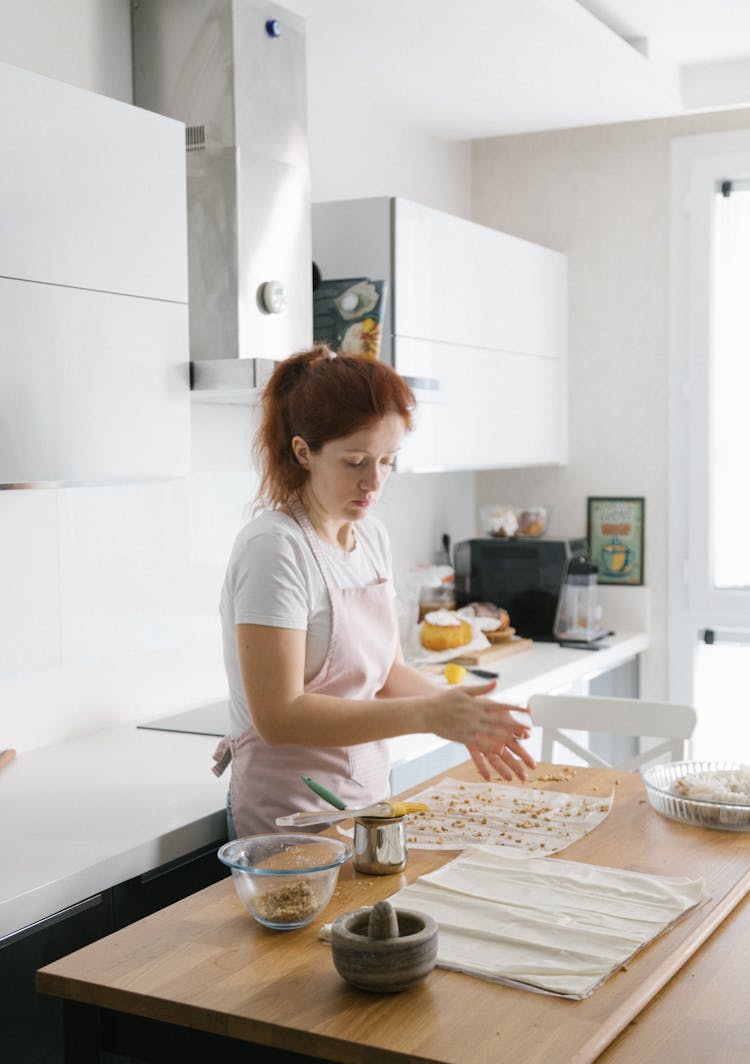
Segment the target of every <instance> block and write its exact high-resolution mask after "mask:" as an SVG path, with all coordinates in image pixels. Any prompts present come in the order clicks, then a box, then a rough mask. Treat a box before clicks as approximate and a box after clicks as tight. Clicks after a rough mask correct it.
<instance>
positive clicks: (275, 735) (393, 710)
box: [256, 684, 436, 746]
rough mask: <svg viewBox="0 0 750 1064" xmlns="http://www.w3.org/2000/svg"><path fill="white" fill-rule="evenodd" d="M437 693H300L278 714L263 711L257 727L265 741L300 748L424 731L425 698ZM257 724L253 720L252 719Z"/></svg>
mask: <svg viewBox="0 0 750 1064" xmlns="http://www.w3.org/2000/svg"><path fill="white" fill-rule="evenodd" d="M429 693H431V694H432V695H433V696H434V694H435V693H436V690H435V686H434V684H433V685H432V690H431V692H428V691H425V692H424V694H422V695H415V694H411V695H409V694H405V695H404V696H401V697H393V698H381V697H378V698H377V699H375V700H373V701H359V700H357V699H350V698H337V697H335V696H332V695H324V694H302V695H299V696H298V697H297V698H295V699H293V700H292V701H291V702H289V703H288V704H286V705H284V706H279V707H278V710H277V712H275V713H272V714H264V719H263V723H262V728H261V729H259V730H260V731H261V735H262V738H263V739H264V740H265V741H266V742H268V743H294V744H295V745H299V746H354V745H356V744H357V743H367V742H372V741H374V740H377V739H389V738H392V737H393V736H396V735H409V734H411V733H415V732H425V731H429V730H430V728H429V725H428V718H429V708H430V707H429V698H427V697H425V695H427V694H429ZM256 727H257V723H256Z"/></svg>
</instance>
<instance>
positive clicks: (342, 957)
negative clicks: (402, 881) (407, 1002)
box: [331, 901, 438, 994]
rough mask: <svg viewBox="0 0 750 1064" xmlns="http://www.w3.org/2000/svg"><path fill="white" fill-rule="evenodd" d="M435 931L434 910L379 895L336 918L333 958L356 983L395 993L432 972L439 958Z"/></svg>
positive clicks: (379, 990)
mask: <svg viewBox="0 0 750 1064" xmlns="http://www.w3.org/2000/svg"><path fill="white" fill-rule="evenodd" d="M437 937H438V936H437V923H436V921H435V920H434V919H433V918H432V917H431V916H426V915H425V914H423V913H417V912H412V911H411V910H409V909H394V908H393V906H392V905H391V904H390V902H387V901H379V902H377V903H376V904H375V905H373V907H372V908H371V909H370V908H367V909H357V910H356V911H355V912H351V913H344V914H343V915H342V916H339V917H337V918H336V919H335V920H334V922H333V928H332V935H331V946H332V949H333V963H334V964H335V966H336V970H337V971H338V973H339V975H341V976H342V977H343V978H344V979H346V981H347V982H348V983H351V984H352V986H356V987H358V988H359V989H360V990H370V991H374V992H375V993H380V994H394V993H396V992H397V991H400V990H407V989H408V988H409V987H410V986H413V985H414V984H415V983H418V982H419V981H420V980H421V979H424V978H425V976H427V975H429V973H430V972H431V971H432V969H433V968H434V967H435V961H436V959H437Z"/></svg>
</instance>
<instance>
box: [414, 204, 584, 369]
mask: <svg viewBox="0 0 750 1064" xmlns="http://www.w3.org/2000/svg"><path fill="white" fill-rule="evenodd" d="M394 211H395V216H394V231H395V242H394V248H393V251H394V265H393V276H394V278H395V282H396V296H395V301H394V313H395V321H394V329H393V332H394V333H395V335H397V336H409V337H414V338H417V339H420V340H437V341H440V342H441V343H451V344H459V345H462V346H467V347H483V348H491V349H492V350H495V351H514V352H517V353H519V354H526V355H541V356H543V357H546V358H559V356H560V354H561V351H562V344H563V342H564V334H563V333H562V330H561V328H560V323H561V321H564V314H565V295H566V285H565V276H566V271H565V256H564V255H560V254H558V253H557V252H554V251H550V250H549V249H548V248H543V247H539V245H538V244H531V243H529V241H528V240H519V239H518V238H517V237H513V236H508V235H507V234H506V233H500V232H498V231H497V230H496V229H488V228H487V227H486V226H483V225H477V224H476V223H474V222H467V221H464V219H462V218H456V217H454V216H453V215H450V214H444V213H443V212H442V211H435V210H431V209H430V208H428V207H422V206H420V205H419V204H417V203H410V202H408V201H407V200H399V199H397V200H396V201H395V203H394Z"/></svg>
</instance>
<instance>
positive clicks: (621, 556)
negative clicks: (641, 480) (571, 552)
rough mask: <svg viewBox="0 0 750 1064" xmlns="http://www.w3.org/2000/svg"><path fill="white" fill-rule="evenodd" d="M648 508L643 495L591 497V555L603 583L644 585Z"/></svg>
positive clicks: (589, 513) (589, 523)
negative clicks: (644, 543)
mask: <svg viewBox="0 0 750 1064" xmlns="http://www.w3.org/2000/svg"><path fill="white" fill-rule="evenodd" d="M645 508H646V501H645V499H644V498H643V497H642V496H629V497H618V496H608V495H606V496H602V495H597V496H589V498H588V502H587V509H588V541H589V553H590V555H591V560H592V561H593V562H595V564H596V565H597V566H598V567H599V576H598V582H599V583H600V584H624V585H628V584H630V585H640V584H642V583H643V578H644V565H643V536H644V521H645Z"/></svg>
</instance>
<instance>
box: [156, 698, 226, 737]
mask: <svg viewBox="0 0 750 1064" xmlns="http://www.w3.org/2000/svg"><path fill="white" fill-rule="evenodd" d="M138 727H139V728H149V729H151V730H152V731H170V732H185V733H186V734H188V735H217V736H219V738H221V737H222V736H224V735H226V734H227V733H228V732H229V702H227V701H224V702H211V703H209V704H208V705H205V706H197V707H196V708H195V709H186V710H184V711H183V712H182V713H174V714H173V715H172V716H169V717H159V718H157V720H149V721H147V722H146V723H145V724H139V725H138Z"/></svg>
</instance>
